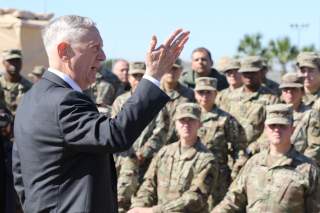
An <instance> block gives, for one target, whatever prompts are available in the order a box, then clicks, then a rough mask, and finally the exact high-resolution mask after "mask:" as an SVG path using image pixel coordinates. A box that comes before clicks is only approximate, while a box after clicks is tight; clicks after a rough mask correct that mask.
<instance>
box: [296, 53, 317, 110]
mask: <svg viewBox="0 0 320 213" xmlns="http://www.w3.org/2000/svg"><path fill="white" fill-rule="evenodd" d="M297 66H298V68H299V73H300V75H301V76H303V78H304V82H303V84H304V91H305V95H304V97H303V102H304V104H305V105H307V106H310V107H312V105H313V104H314V102H315V101H316V100H317V99H319V97H320V55H319V54H318V53H315V52H302V53H300V54H299V55H298V56H297Z"/></svg>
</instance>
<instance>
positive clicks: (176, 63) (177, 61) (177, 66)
mask: <svg viewBox="0 0 320 213" xmlns="http://www.w3.org/2000/svg"><path fill="white" fill-rule="evenodd" d="M172 66H173V67H176V68H182V61H181V59H180V58H177V60H176V61H175V62H174V64H173V65H172Z"/></svg>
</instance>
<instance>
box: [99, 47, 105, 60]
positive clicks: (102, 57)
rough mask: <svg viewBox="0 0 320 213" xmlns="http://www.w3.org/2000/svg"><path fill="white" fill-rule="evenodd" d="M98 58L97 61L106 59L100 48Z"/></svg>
mask: <svg viewBox="0 0 320 213" xmlns="http://www.w3.org/2000/svg"><path fill="white" fill-rule="evenodd" d="M98 60H99V61H105V60H106V54H105V53H104V51H103V50H102V49H101V50H100V52H99V55H98Z"/></svg>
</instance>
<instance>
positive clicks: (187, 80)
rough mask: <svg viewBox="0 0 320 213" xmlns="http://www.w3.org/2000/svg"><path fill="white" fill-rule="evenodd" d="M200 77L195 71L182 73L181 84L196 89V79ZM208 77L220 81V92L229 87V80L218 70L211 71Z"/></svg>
mask: <svg viewBox="0 0 320 213" xmlns="http://www.w3.org/2000/svg"><path fill="white" fill-rule="evenodd" d="M199 77H200V76H199V75H198V73H197V72H195V71H193V70H188V71H185V72H183V73H182V75H181V77H180V82H181V83H182V84H183V85H185V86H187V87H189V88H192V89H194V87H195V86H196V82H195V81H196V79H197V78H199ZM206 77H212V78H216V79H217V80H218V87H217V89H218V91H220V90H223V89H225V88H227V87H228V85H229V84H228V82H227V79H226V77H225V76H224V75H222V74H221V73H219V72H218V71H217V70H216V69H213V68H212V69H211V71H210V73H209V75H208V76H206Z"/></svg>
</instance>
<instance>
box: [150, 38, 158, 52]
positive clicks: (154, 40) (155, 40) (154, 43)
mask: <svg viewBox="0 0 320 213" xmlns="http://www.w3.org/2000/svg"><path fill="white" fill-rule="evenodd" d="M156 45H157V37H156V36H155V35H153V36H152V38H151V41H150V46H149V50H148V52H149V53H152V51H153V50H154V49H155V47H156Z"/></svg>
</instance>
